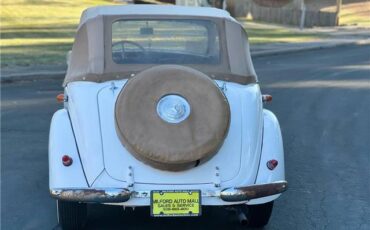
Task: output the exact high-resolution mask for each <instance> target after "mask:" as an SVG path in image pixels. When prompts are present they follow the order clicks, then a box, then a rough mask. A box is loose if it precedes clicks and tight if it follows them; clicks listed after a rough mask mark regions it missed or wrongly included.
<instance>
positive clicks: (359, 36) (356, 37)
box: [251, 23, 370, 57]
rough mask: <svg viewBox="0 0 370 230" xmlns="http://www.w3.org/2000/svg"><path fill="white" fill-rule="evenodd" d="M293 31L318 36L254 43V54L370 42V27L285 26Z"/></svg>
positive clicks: (255, 55) (281, 52)
mask: <svg viewBox="0 0 370 230" xmlns="http://www.w3.org/2000/svg"><path fill="white" fill-rule="evenodd" d="M252 24H253V26H256V25H257V26H259V27H261V28H262V27H265V28H267V29H276V28H281V26H275V25H263V24H259V23H257V24H254V23H252ZM285 28H286V29H288V30H289V31H291V32H292V33H299V34H310V35H312V34H316V35H318V37H317V38H314V39H312V40H308V41H303V42H274V43H263V44H252V45H251V52H252V56H254V57H257V56H265V55H277V54H283V53H291V52H300V51H306V50H315V49H323V48H331V47H336V46H342V45H350V44H370V28H358V27H351V26H347V27H334V28H332V27H328V28H310V29H304V30H299V29H298V28H292V27H285Z"/></svg>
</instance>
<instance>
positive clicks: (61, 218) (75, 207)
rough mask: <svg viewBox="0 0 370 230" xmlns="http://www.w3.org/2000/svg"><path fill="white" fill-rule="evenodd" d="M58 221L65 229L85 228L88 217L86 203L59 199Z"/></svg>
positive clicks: (77, 229) (78, 229)
mask: <svg viewBox="0 0 370 230" xmlns="http://www.w3.org/2000/svg"><path fill="white" fill-rule="evenodd" d="M57 209H58V223H59V225H60V226H61V227H62V229H63V230H80V229H83V227H84V225H85V222H86V217H87V205H86V204H84V203H77V202H68V201H61V200H57Z"/></svg>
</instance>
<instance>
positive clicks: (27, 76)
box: [1, 39, 370, 83]
mask: <svg viewBox="0 0 370 230" xmlns="http://www.w3.org/2000/svg"><path fill="white" fill-rule="evenodd" d="M369 44H370V39H365V40H360V41H349V42H338V43H329V44H322V45H318V46H311V47H297V48H290V49H279V50H267V51H257V52H253V51H252V52H251V55H252V58H257V57H266V56H276V55H281V54H289V53H299V52H303V51H310V50H320V49H328V48H335V47H340V46H349V45H369ZM65 74H66V71H42V72H33V73H22V74H9V75H7V76H1V83H13V82H17V81H35V80H62V79H63V78H64V76H65Z"/></svg>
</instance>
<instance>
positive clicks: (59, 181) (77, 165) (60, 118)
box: [49, 109, 88, 189]
mask: <svg viewBox="0 0 370 230" xmlns="http://www.w3.org/2000/svg"><path fill="white" fill-rule="evenodd" d="M66 154H67V155H69V156H70V157H72V159H73V164H72V165H71V166H69V167H65V166H64V165H63V164H62V157H63V155H66ZM49 187H50V188H51V189H54V188H75V187H79V188H87V187H88V185H87V183H86V179H85V176H84V172H83V169H82V167H81V162H80V158H79V155H78V150H77V147H76V141H75V138H74V135H73V131H72V126H71V122H70V120H69V116H68V112H67V110H66V109H61V110H58V111H57V112H55V113H54V116H53V118H52V120H51V126H50V133H49Z"/></svg>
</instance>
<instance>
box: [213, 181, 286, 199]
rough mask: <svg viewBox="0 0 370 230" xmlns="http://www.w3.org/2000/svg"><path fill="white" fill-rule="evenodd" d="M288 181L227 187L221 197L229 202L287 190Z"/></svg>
mask: <svg viewBox="0 0 370 230" xmlns="http://www.w3.org/2000/svg"><path fill="white" fill-rule="evenodd" d="M287 188H288V182H286V181H276V182H273V183H268V184H257V185H251V186H245V187H236V188H227V189H224V190H222V191H221V194H220V198H221V199H222V200H224V201H227V202H238V201H248V200H252V199H257V198H261V197H266V196H271V195H276V194H279V193H282V192H285V191H286V190H287Z"/></svg>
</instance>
